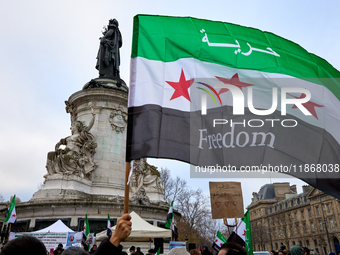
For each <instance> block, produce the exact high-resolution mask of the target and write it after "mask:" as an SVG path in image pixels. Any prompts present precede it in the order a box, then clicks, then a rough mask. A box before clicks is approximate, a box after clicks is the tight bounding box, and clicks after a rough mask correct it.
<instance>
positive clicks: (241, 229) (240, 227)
mask: <svg viewBox="0 0 340 255" xmlns="http://www.w3.org/2000/svg"><path fill="white" fill-rule="evenodd" d="M234 232H235V233H236V234H237V235H238V236H239V237H241V238H242V239H243V241H246V224H245V223H244V222H243V221H242V220H241V221H240V222H239V224H237V226H236V228H235V229H234Z"/></svg>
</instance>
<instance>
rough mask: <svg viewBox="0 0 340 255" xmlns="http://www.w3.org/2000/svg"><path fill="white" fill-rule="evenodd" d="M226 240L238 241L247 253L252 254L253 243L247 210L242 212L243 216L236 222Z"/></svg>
mask: <svg viewBox="0 0 340 255" xmlns="http://www.w3.org/2000/svg"><path fill="white" fill-rule="evenodd" d="M227 242H234V243H238V244H239V245H241V246H242V247H244V248H245V249H246V251H247V255H253V244H252V239H251V228H250V219H249V212H248V211H247V212H246V213H245V214H244V218H242V219H241V221H240V222H239V223H238V224H237V226H236V227H235V229H234V231H233V233H232V234H231V235H230V236H229V238H228V240H227Z"/></svg>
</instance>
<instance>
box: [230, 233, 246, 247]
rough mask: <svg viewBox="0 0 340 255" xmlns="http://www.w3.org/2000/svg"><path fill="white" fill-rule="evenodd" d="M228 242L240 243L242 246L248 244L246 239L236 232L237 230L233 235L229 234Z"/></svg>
mask: <svg viewBox="0 0 340 255" xmlns="http://www.w3.org/2000/svg"><path fill="white" fill-rule="evenodd" d="M227 242H233V243H238V244H239V245H241V246H242V247H244V246H245V245H246V243H245V242H244V240H243V239H242V238H241V237H240V236H239V235H238V234H236V233H235V232H233V233H231V235H230V236H229V238H228V240H227Z"/></svg>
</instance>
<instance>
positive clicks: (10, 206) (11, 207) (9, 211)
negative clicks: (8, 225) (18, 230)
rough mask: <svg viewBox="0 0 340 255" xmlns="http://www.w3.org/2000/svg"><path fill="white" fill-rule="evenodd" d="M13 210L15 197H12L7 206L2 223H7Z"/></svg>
mask: <svg viewBox="0 0 340 255" xmlns="http://www.w3.org/2000/svg"><path fill="white" fill-rule="evenodd" d="M14 208H15V195H14V196H13V198H12V201H11V204H10V205H9V208H8V213H7V214H6V218H5V220H4V222H8V220H9V219H10V218H11V215H12V212H13V209H14Z"/></svg>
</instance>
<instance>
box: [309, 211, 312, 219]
mask: <svg viewBox="0 0 340 255" xmlns="http://www.w3.org/2000/svg"><path fill="white" fill-rule="evenodd" d="M308 216H309V218H312V210H311V209H309V210H308Z"/></svg>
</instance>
